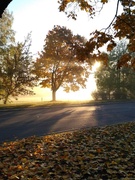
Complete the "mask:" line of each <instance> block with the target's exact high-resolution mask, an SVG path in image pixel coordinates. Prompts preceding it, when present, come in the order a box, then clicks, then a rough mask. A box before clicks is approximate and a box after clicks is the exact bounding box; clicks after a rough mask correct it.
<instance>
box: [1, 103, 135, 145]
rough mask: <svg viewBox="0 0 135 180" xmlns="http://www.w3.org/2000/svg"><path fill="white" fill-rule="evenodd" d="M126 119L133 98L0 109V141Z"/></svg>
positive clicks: (131, 115) (133, 109) (131, 114)
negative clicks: (66, 105) (129, 99)
mask: <svg viewBox="0 0 135 180" xmlns="http://www.w3.org/2000/svg"><path fill="white" fill-rule="evenodd" d="M128 121H135V102H128V103H127V102H126V103H114V104H112V103H111V104H104V105H97V106H80V107H75V106H68V107H64V106H63V107H36V108H23V109H13V110H10V109H9V110H0V143H2V142H4V141H11V140H14V139H16V138H18V139H21V138H25V137H28V136H33V135H37V136H42V135H46V134H50V133H53V132H54V133H55V132H62V131H69V130H70V131H71V130H75V129H81V128H88V127H93V126H106V125H112V124H116V123H122V122H128Z"/></svg>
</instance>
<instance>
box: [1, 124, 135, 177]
mask: <svg viewBox="0 0 135 180" xmlns="http://www.w3.org/2000/svg"><path fill="white" fill-rule="evenodd" d="M0 159H1V162H0V169H1V172H0V180H4V179H6V180H17V179H21V180H52V179H57V180H68V179H69V180H117V179H122V180H134V179H135V163H134V162H135V123H134V122H130V123H124V124H117V125H113V126H106V127H102V128H97V127H95V128H91V129H87V130H79V131H74V132H65V133H60V134H53V135H47V136H43V137H29V138H26V139H22V140H16V141H14V142H9V143H4V144H3V145H2V146H0Z"/></svg>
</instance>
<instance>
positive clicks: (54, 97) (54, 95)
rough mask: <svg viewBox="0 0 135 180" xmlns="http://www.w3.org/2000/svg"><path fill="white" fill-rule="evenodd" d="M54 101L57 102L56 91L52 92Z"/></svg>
mask: <svg viewBox="0 0 135 180" xmlns="http://www.w3.org/2000/svg"><path fill="white" fill-rule="evenodd" d="M52 101H56V91H55V90H52Z"/></svg>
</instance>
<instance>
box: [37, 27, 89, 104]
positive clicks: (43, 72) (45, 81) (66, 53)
mask: <svg viewBox="0 0 135 180" xmlns="http://www.w3.org/2000/svg"><path fill="white" fill-rule="evenodd" d="M84 45H85V39H84V38H83V37H81V36H79V35H76V36H75V35H73V34H72V32H71V31H70V30H69V29H67V28H65V27H60V26H54V28H53V29H52V30H50V31H49V32H48V35H47V36H46V39H45V45H44V48H43V51H42V52H41V53H40V55H39V58H37V60H36V62H35V74H36V75H37V77H38V78H39V80H40V85H41V86H42V87H43V88H45V87H48V88H51V90H52V100H53V101H55V100H56V91H57V90H58V89H59V88H60V87H63V88H64V90H65V91H66V92H69V91H70V90H72V91H77V90H79V88H80V87H82V88H85V82H86V80H87V78H88V75H89V72H88V70H87V66H89V65H88V63H86V62H85V63H82V62H80V61H78V59H77V56H76V52H77V51H79V48H81V47H83V46H84ZM88 69H89V68H88Z"/></svg>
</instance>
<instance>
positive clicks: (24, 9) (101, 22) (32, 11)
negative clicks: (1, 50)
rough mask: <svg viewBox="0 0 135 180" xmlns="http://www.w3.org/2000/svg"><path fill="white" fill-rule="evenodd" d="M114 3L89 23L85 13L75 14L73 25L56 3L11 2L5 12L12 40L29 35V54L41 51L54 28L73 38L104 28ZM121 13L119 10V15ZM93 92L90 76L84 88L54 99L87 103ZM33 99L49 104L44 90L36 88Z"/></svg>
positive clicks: (46, 0)
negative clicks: (61, 28)
mask: <svg viewBox="0 0 135 180" xmlns="http://www.w3.org/2000/svg"><path fill="white" fill-rule="evenodd" d="M116 2H117V1H114V0H112V1H111V2H110V3H109V4H107V5H106V6H105V7H104V9H103V11H102V12H101V13H100V14H99V15H98V16H97V17H96V18H94V19H93V20H92V19H90V18H89V17H88V15H87V14H86V13H85V12H79V14H78V19H77V20H76V21H74V20H72V19H68V18H67V17H66V15H65V14H64V13H62V12H59V10H58V4H57V0H22V1H19V0H13V1H12V2H11V3H10V5H9V6H8V9H9V11H11V12H13V16H14V23H13V29H14V30H15V31H16V40H17V41H23V40H24V38H25V37H26V36H27V34H28V33H29V32H31V31H32V48H31V51H32V52H33V54H37V52H38V51H39V52H40V51H41V50H42V48H43V45H44V39H45V37H46V35H47V33H48V31H49V30H51V29H53V27H54V25H61V26H66V27H67V28H69V29H70V30H71V31H72V32H73V33H74V34H79V35H82V36H85V37H86V38H88V37H89V34H90V33H91V32H92V31H94V30H95V29H99V30H100V29H102V28H105V27H107V26H108V25H109V24H110V22H111V21H112V19H113V17H114V14H115V10H116ZM121 10H122V9H120V11H121ZM95 88H96V85H95V81H94V78H93V74H92V75H91V76H90V78H89V80H88V83H87V88H86V89H81V90H80V91H79V92H76V93H70V94H69V93H62V90H59V91H58V92H57V99H58V100H61V99H62V98H63V97H64V98H65V97H66V100H73V98H74V100H89V99H90V98H91V97H90V93H91V91H93V90H94V89H95ZM36 92H37V95H36V96H35V97H33V100H34V98H35V99H36V100H37V101H41V99H43V100H51V92H50V91H48V90H46V89H41V90H40V91H39V88H36Z"/></svg>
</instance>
